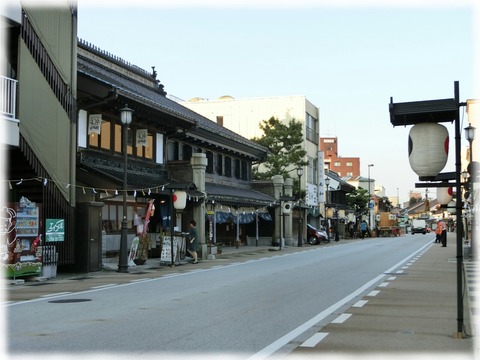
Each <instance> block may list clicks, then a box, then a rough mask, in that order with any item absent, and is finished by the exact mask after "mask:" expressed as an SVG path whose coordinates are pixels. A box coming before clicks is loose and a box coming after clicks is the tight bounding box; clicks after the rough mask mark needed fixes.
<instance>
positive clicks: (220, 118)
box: [217, 116, 223, 126]
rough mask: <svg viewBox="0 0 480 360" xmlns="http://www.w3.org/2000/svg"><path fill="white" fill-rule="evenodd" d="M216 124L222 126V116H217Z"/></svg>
mask: <svg viewBox="0 0 480 360" xmlns="http://www.w3.org/2000/svg"><path fill="white" fill-rule="evenodd" d="M217 124H218V125H220V126H223V116H217Z"/></svg>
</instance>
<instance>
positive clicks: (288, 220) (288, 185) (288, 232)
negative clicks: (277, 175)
mask: <svg viewBox="0 0 480 360" xmlns="http://www.w3.org/2000/svg"><path fill="white" fill-rule="evenodd" d="M285 196H286V197H292V196H293V179H292V178H287V179H285ZM291 203H292V204H291V205H292V208H293V201H291ZM292 219H293V209H292V211H291V212H290V214H286V215H285V216H284V217H283V221H284V223H285V226H284V228H285V234H284V237H285V244H286V245H290V246H293V245H294V244H293V241H294V239H293V236H292V232H293V230H292V223H293V221H292ZM295 245H296V242H295Z"/></svg>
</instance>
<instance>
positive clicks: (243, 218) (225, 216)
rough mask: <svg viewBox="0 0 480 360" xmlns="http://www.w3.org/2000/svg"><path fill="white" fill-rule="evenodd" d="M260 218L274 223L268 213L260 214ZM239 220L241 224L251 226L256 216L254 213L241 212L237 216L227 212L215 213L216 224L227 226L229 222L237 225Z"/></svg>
mask: <svg viewBox="0 0 480 360" xmlns="http://www.w3.org/2000/svg"><path fill="white" fill-rule="evenodd" d="M258 217H259V218H261V219H263V220H266V221H272V217H271V216H270V214H269V213H268V212H261V213H258ZM237 220H238V222H239V224H250V223H252V222H254V221H255V220H256V214H255V213H252V212H241V213H239V214H238V216H237V215H236V214H233V213H231V212H227V211H215V223H216V224H225V223H227V222H232V223H234V224H236V223H237Z"/></svg>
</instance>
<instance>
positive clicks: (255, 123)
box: [181, 95, 324, 243]
mask: <svg viewBox="0 0 480 360" xmlns="http://www.w3.org/2000/svg"><path fill="white" fill-rule="evenodd" d="M181 105H183V106H185V107H187V108H189V109H192V110H193V111H195V112H197V113H199V114H201V115H203V116H205V117H206V118H208V119H210V120H212V121H215V122H216V123H217V124H219V125H222V126H224V127H226V128H227V129H230V130H232V131H234V132H236V133H237V134H240V135H242V136H244V137H246V138H248V139H252V138H253V137H260V136H262V131H261V129H260V127H259V124H260V122H261V121H263V120H268V119H270V118H271V117H275V118H277V119H278V120H280V121H282V122H285V123H288V122H289V121H290V120H292V119H295V120H296V121H299V122H301V123H302V124H303V131H302V133H303V135H304V139H303V144H302V146H303V149H304V150H305V151H306V153H307V155H306V159H305V160H307V161H308V165H307V166H306V168H305V169H304V171H303V176H302V177H301V178H300V182H301V184H300V188H301V189H302V191H305V193H306V197H305V199H304V200H305V204H306V205H307V206H308V211H307V214H306V216H305V217H306V221H307V222H308V223H310V224H312V225H314V226H319V225H320V217H319V215H320V209H321V206H323V203H324V190H323V187H324V185H323V184H324V181H323V179H324V171H323V169H324V166H323V156H322V155H321V154H319V119H320V109H319V108H318V107H317V106H315V105H314V104H312V103H311V102H310V101H309V100H308V99H307V98H306V97H305V96H304V95H291V96H272V97H261V98H245V99H236V98H234V97H232V96H222V97H220V98H218V99H216V100H208V99H203V98H199V97H196V98H193V99H190V100H188V101H182V102H181ZM296 168H297V166H296V164H292V169H291V177H292V178H294V179H296V178H297V172H296ZM298 216H300V215H297V217H298ZM293 218H294V219H293V221H294V230H293V233H294V234H295V233H297V232H298V230H297V229H296V228H295V223H296V222H297V221H295V216H293ZM289 219H290V221H292V217H290V218H289ZM287 238H288V236H287ZM288 241H289V239H287V243H288Z"/></svg>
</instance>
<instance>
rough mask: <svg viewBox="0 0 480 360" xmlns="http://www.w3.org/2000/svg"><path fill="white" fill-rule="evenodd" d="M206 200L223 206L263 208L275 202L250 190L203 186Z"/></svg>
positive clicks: (212, 185) (271, 198) (270, 197)
mask: <svg viewBox="0 0 480 360" xmlns="http://www.w3.org/2000/svg"><path fill="white" fill-rule="evenodd" d="M205 191H206V193H207V200H213V201H215V202H217V203H220V204H223V205H231V206H253V207H265V206H269V205H271V204H272V203H274V202H275V198H273V197H272V196H269V195H267V194H264V193H261V192H259V191H256V190H252V189H245V188H241V187H233V186H225V185H218V184H210V183H207V184H205Z"/></svg>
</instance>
